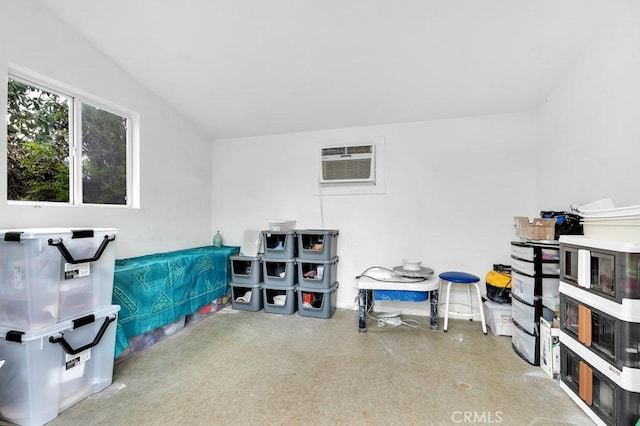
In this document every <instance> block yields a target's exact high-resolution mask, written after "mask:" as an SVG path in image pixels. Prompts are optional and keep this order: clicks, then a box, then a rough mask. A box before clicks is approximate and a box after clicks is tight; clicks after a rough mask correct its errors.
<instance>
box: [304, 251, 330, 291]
mask: <svg viewBox="0 0 640 426" xmlns="http://www.w3.org/2000/svg"><path fill="white" fill-rule="evenodd" d="M296 263H297V265H298V284H300V285H301V286H304V287H309V288H331V285H332V284H333V283H334V282H335V281H336V278H337V275H336V274H337V269H338V256H335V257H333V258H331V259H329V260H313V259H312V260H309V259H302V258H297V259H296Z"/></svg>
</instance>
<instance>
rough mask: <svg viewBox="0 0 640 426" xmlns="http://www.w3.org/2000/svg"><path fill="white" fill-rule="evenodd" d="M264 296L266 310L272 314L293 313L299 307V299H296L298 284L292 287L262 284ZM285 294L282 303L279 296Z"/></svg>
mask: <svg viewBox="0 0 640 426" xmlns="http://www.w3.org/2000/svg"><path fill="white" fill-rule="evenodd" d="M262 296H263V298H264V311H265V312H268V313H271V314H285V315H291V314H293V313H295V312H296V310H297V309H298V299H296V286H295V285H292V286H290V287H282V286H270V285H267V284H263V285H262ZM282 296H284V301H283V302H282V303H279V302H278V298H280V297H282Z"/></svg>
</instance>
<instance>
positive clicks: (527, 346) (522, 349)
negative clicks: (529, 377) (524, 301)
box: [511, 322, 540, 365]
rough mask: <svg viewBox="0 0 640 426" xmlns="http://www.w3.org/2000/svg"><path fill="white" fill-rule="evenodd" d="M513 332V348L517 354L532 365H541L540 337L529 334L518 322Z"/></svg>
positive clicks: (514, 324) (514, 325)
mask: <svg viewBox="0 0 640 426" xmlns="http://www.w3.org/2000/svg"><path fill="white" fill-rule="evenodd" d="M511 331H512V334H511V346H512V347H513V350H514V351H515V353H517V354H518V355H519V356H520V358H522V359H524V360H525V361H527V362H528V363H529V364H531V365H540V336H535V335H532V334H529V333H527V332H526V331H524V330H523V329H522V328H520V327H519V326H518V324H517V323H516V322H514V323H513V328H512V329H511Z"/></svg>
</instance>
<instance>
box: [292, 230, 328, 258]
mask: <svg viewBox="0 0 640 426" xmlns="http://www.w3.org/2000/svg"><path fill="white" fill-rule="evenodd" d="M296 234H297V236H298V257H299V258H301V259H320V260H329V259H331V258H333V257H335V256H336V255H337V254H338V230H337V229H304V230H298V231H296Z"/></svg>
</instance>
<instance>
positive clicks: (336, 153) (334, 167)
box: [321, 145, 375, 184]
mask: <svg viewBox="0 0 640 426" xmlns="http://www.w3.org/2000/svg"><path fill="white" fill-rule="evenodd" d="M321 182H322V183H324V184H334V183H339V184H349V183H375V146H374V145H352V146H334V147H326V148H322V177H321Z"/></svg>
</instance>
